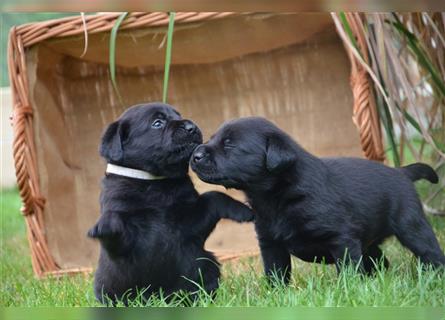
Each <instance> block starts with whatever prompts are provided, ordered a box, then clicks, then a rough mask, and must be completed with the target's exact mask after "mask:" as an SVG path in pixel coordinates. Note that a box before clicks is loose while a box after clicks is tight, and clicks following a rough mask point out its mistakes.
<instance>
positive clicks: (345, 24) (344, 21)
mask: <svg viewBox="0 0 445 320" xmlns="http://www.w3.org/2000/svg"><path fill="white" fill-rule="evenodd" d="M339 17H340V21H341V24H342V25H343V28H344V29H345V31H346V33H347V34H348V37H349V40H351V43H352V45H353V46H354V48H355V49H357V51H358V52H359V53H360V55H361V52H360V50H359V49H358V45H357V41H356V40H355V37H354V34H353V33H352V29H351V26H350V25H349V22H348V20H347V19H346V15H345V13H344V12H340V13H339Z"/></svg>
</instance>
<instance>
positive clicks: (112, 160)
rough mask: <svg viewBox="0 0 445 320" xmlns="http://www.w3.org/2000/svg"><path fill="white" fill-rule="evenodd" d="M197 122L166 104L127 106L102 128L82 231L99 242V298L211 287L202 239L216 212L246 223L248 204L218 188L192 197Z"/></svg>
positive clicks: (215, 275) (212, 265) (209, 258)
mask: <svg viewBox="0 0 445 320" xmlns="http://www.w3.org/2000/svg"><path fill="white" fill-rule="evenodd" d="M200 143H202V136H201V132H200V130H199V128H198V127H197V126H196V125H195V124H194V123H193V122H191V121H189V120H184V119H182V118H181V116H180V114H179V113H178V112H177V111H176V110H175V109H173V108H172V107H171V106H169V105H166V104H161V103H149V104H142V105H137V106H133V107H131V108H130V109H128V110H127V111H126V112H124V113H123V114H122V115H121V117H120V118H119V119H118V120H117V121H116V122H113V123H112V124H110V125H109V126H108V128H107V129H106V130H105V133H104V135H103V137H102V143H101V146H100V154H101V156H102V157H104V158H105V159H106V160H107V161H108V163H109V164H111V165H110V166H109V169H108V171H109V172H108V173H106V175H105V177H104V179H103V181H102V192H101V196H100V205H101V216H100V218H99V220H98V222H97V223H96V225H95V226H94V227H92V228H91V229H90V230H89V232H88V236H89V237H91V238H96V239H98V240H99V241H100V244H101V250H100V258H99V265H98V269H97V271H96V274H95V279H94V289H95V294H96V297H97V299H98V300H100V301H101V302H103V303H107V300H108V299H107V298H109V299H111V301H112V302H115V301H116V299H122V300H123V301H124V302H127V301H128V299H131V298H134V297H135V296H136V293H137V291H138V290H145V292H144V297H148V296H149V295H151V294H152V293H159V291H160V290H162V291H163V293H164V295H170V294H171V293H173V292H176V291H178V290H184V291H187V292H194V291H197V289H198V288H197V286H196V285H195V284H194V283H197V284H200V285H202V286H203V288H204V289H205V290H206V291H207V292H209V293H210V292H213V291H214V290H215V289H217V288H218V279H219V276H220V271H219V264H218V262H217V260H216V259H215V257H214V256H213V254H212V253H210V252H208V251H206V250H204V243H205V241H206V239H207V237H208V236H209V234H210V233H211V232H212V230H213V229H214V227H215V225H216V223H217V222H218V221H219V220H220V219H221V218H229V219H233V220H235V221H238V222H244V221H251V220H252V219H253V215H252V212H251V210H250V209H249V208H248V207H246V206H245V205H243V204H242V203H240V202H238V201H236V200H233V199H232V198H230V197H229V196H227V195H225V194H223V193H219V192H207V193H204V194H202V195H199V194H198V192H197V191H196V190H195V188H194V186H193V184H192V182H191V180H190V178H189V176H188V173H187V171H188V163H189V158H190V155H191V153H192V151H193V149H194V148H195V147H196V146H197V145H199V144H200Z"/></svg>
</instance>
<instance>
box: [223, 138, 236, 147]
mask: <svg viewBox="0 0 445 320" xmlns="http://www.w3.org/2000/svg"><path fill="white" fill-rule="evenodd" d="M223 144H224V148H226V149H231V148H233V147H234V145H233V144H232V140H230V139H229V138H227V139H224V141H223Z"/></svg>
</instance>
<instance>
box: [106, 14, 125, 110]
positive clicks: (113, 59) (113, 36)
mask: <svg viewBox="0 0 445 320" xmlns="http://www.w3.org/2000/svg"><path fill="white" fill-rule="evenodd" d="M127 14H128V12H123V13H122V14H121V15H120V16H119V18H117V20H116V22H115V24H114V26H113V28H112V29H111V35H110V48H109V50H110V58H109V66H110V76H111V82H112V83H113V88H114V90H115V91H116V94H117V96H118V98H119V100H120V101H121V102H122V98H121V95H120V93H119V89H118V88H117V84H116V38H117V31H118V30H119V27H120V25H121V23H122V21H124V19H125V17H126V16H127Z"/></svg>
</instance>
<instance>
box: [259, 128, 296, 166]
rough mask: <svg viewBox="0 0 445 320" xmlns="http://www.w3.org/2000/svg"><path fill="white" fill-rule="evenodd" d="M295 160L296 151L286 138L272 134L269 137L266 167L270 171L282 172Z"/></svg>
mask: <svg viewBox="0 0 445 320" xmlns="http://www.w3.org/2000/svg"><path fill="white" fill-rule="evenodd" d="M294 161H295V152H294V150H293V148H292V145H291V144H290V143H289V141H286V138H283V137H279V136H277V135H271V136H270V137H268V138H267V146H266V168H267V170H268V171H269V172H272V173H280V172H281V171H283V170H284V169H286V168H288V167H289V166H290V165H291V164H292V162H294Z"/></svg>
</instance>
